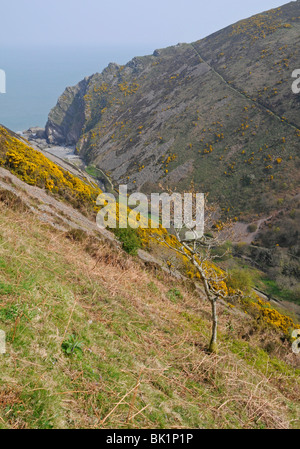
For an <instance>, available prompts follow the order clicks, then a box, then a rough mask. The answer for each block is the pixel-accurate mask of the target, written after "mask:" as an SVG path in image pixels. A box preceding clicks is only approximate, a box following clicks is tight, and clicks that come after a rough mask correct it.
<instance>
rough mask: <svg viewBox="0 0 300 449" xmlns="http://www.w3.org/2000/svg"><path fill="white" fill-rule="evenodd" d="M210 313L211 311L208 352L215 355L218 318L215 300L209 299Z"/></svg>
mask: <svg viewBox="0 0 300 449" xmlns="http://www.w3.org/2000/svg"><path fill="white" fill-rule="evenodd" d="M210 302H211V311H212V334H211V340H210V344H209V348H208V350H209V352H212V353H217V352H218V345H217V328H218V316H217V302H216V299H211V301H210Z"/></svg>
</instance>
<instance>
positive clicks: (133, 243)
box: [115, 228, 142, 256]
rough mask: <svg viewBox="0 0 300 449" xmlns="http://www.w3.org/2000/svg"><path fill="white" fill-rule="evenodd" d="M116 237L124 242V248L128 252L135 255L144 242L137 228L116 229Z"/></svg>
mask: <svg viewBox="0 0 300 449" xmlns="http://www.w3.org/2000/svg"><path fill="white" fill-rule="evenodd" d="M115 235H116V237H117V238H118V239H119V240H120V242H121V243H122V248H123V249H124V251H126V252H127V253H128V254H131V255H132V256H135V255H136V254H137V252H138V249H139V248H141V246H142V242H141V239H140V238H139V236H138V234H137V232H136V230H135V229H132V228H125V229H120V228H119V229H116V230H115Z"/></svg>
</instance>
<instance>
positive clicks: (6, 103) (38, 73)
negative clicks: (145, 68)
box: [0, 43, 157, 132]
mask: <svg viewBox="0 0 300 449" xmlns="http://www.w3.org/2000/svg"><path fill="white" fill-rule="evenodd" d="M156 48H157V47H156V46H155V44H143V45H141V44H139V43H137V44H132V45H123V44H122V45H119V46H117V45H115V46H109V45H102V46H89V47H84V46H83V47H75V46H74V47H70V46H69V47H42V46H36V47H30V48H26V47H6V48H5V47H4V48H3V47H1V46H0V70H1V71H4V73H5V78H6V83H5V84H6V86H5V87H6V89H5V91H6V93H0V124H2V125H4V126H6V127H7V128H9V129H11V130H12V131H15V132H22V131H24V130H27V129H28V128H30V127H33V126H39V127H44V126H45V124H46V122H47V117H48V114H49V111H50V110H51V108H53V107H54V106H55V105H56V102H57V99H58V97H59V96H60V95H61V94H62V93H63V91H64V90H65V88H66V87H67V86H73V85H75V84H77V83H78V82H79V81H80V80H82V79H83V78H84V77H86V76H90V75H92V74H93V73H96V72H101V71H102V70H103V69H104V68H105V67H106V66H107V65H108V64H109V63H110V62H116V63H118V64H122V65H123V64H126V63H127V62H128V61H130V60H131V59H132V58H133V57H134V56H143V55H146V54H152V53H153V51H154V50H155V49H156ZM1 73H3V72H0V76H1ZM0 81H1V80H0ZM2 81H3V80H2ZM0 86H1V83H0ZM1 90H3V89H0V91H1Z"/></svg>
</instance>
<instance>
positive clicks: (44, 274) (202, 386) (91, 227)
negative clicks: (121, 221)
mask: <svg viewBox="0 0 300 449" xmlns="http://www.w3.org/2000/svg"><path fill="white" fill-rule="evenodd" d="M0 156H1V159H0V163H1V165H2V167H0V208H1V217H0V329H1V330H2V331H5V332H6V353H5V354H0V372H1V376H0V428H14V429H16V428H39V429H41V428H178V427H180V428H281V429H282V428H299V426H300V422H299V387H300V384H299V379H300V377H299V363H300V362H299V355H296V354H295V353H293V351H292V346H291V344H292V340H291V338H290V336H289V331H290V328H296V327H297V324H295V322H293V319H291V317H289V316H286V315H285V314H284V313H283V312H282V311H281V310H280V309H278V308H277V309H275V308H274V307H273V306H271V304H270V303H268V302H266V301H264V300H262V299H261V298H259V297H258V296H257V295H256V294H255V293H254V292H251V291H249V292H245V293H244V294H243V295H239V297H236V298H235V299H234V298H230V297H229V296H228V297H227V299H226V298H225V299H226V300H224V301H220V302H219V304H218V314H219V331H218V339H219V353H218V354H210V353H208V351H207V344H208V341H209V338H210V334H211V308H210V304H209V303H208V302H206V301H205V300H204V295H203V290H202V288H201V285H199V279H197V278H196V282H195V279H193V276H191V278H190V279H189V278H188V277H187V276H184V275H179V274H178V273H176V272H175V271H174V270H173V268H172V269H171V268H169V270H167V269H166V267H164V266H163V265H162V266H160V265H159V264H158V263H157V260H156V259H155V258H154V257H153V256H152V255H151V254H149V253H146V252H139V254H138V256H139V257H138V256H135V257H131V256H128V254H126V253H125V252H124V251H122V250H121V248H120V245H119V243H118V242H117V241H116V239H115V237H114V236H113V235H112V234H111V233H109V232H108V231H99V229H98V228H97V226H96V224H95V220H94V217H93V219H89V216H90V217H92V216H93V215H90V214H91V208H90V207H91V206H92V209H93V201H94V200H93V195H94V190H93V188H92V186H88V184H84V183H83V182H82V181H81V180H79V179H77V178H74V177H72V176H71V175H70V174H68V172H66V171H63V170H62V169H60V168H59V167H58V166H56V165H55V164H54V163H53V162H51V161H49V160H47V159H46V158H45V157H44V156H43V155H42V154H41V153H39V152H37V151H35V150H33V149H32V148H30V147H29V146H28V145H26V144H25V143H24V142H23V141H22V140H19V138H18V137H17V136H15V135H14V134H13V133H11V132H10V131H8V130H7V129H4V128H0ZM41 173H43V176H41ZM50 180H52V181H53V183H51V184H50ZM86 189H87V190H86ZM89 189H92V190H89ZM82 192H86V197H84V198H83V197H82ZM82 203H86V204H87V207H82ZM74 207H75V208H74ZM78 209H80V210H81V211H82V212H83V213H84V214H83V213H81V212H80V210H78ZM144 237H147V236H146V235H144ZM146 243H147V242H146ZM148 243H149V242H148ZM157 245H159V248H156V250H157V251H156V254H158V255H159V256H160V257H161V261H163V260H164V259H165V260H166V259H167V258H169V253H168V252H167V250H166V248H165V247H164V246H162V245H161V244H158V243H157ZM148 246H149V245H148ZM154 249H155V248H154ZM153 254H154V253H153ZM144 262H146V263H144ZM173 263H174V259H173ZM166 265H167V264H166ZM183 268H184V269H185V270H187V268H188V267H185V266H184V267H183ZM214 269H215V270H219V271H220V269H219V268H217V267H215V268H214ZM222 288H223V290H224V292H226V291H228V290H229V285H228V286H227V285H226V284H225V283H224V282H223V286H222ZM294 319H295V318H294Z"/></svg>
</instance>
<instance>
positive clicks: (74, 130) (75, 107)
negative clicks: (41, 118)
mask: <svg viewBox="0 0 300 449" xmlns="http://www.w3.org/2000/svg"><path fill="white" fill-rule="evenodd" d="M88 80H89V78H85V79H84V80H83V81H81V82H80V83H79V84H77V85H76V86H74V87H67V88H66V90H65V91H64V93H63V94H62V96H61V97H59V99H58V102H57V105H56V106H55V107H54V108H53V109H52V110H51V111H50V114H49V117H48V121H47V124H46V129H45V134H46V137H47V140H48V142H49V143H50V144H58V145H61V144H64V145H73V144H76V142H77V141H78V139H79V137H80V135H81V131H82V126H83V124H84V122H85V111H84V101H83V97H84V95H85V94H86V89H87V86H88Z"/></svg>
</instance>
